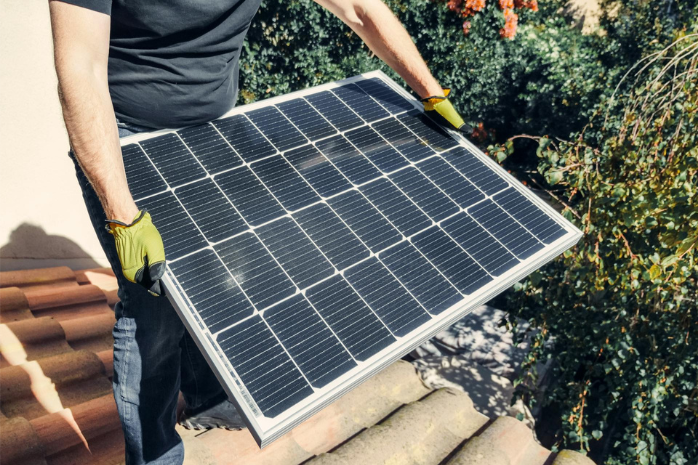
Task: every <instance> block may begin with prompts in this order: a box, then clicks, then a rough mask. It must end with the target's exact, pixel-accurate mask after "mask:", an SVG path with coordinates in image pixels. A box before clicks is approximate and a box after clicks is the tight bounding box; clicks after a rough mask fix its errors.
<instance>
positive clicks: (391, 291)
mask: <svg viewBox="0 0 698 465" xmlns="http://www.w3.org/2000/svg"><path fill="white" fill-rule="evenodd" d="M375 263H377V264H378V266H380V267H382V269H383V270H385V271H387V272H388V274H390V276H391V277H392V278H393V279H395V282H396V283H397V284H398V285H399V287H397V288H396V287H394V286H391V284H392V283H390V282H389V281H388V282H385V283H384V284H383V285H382V286H379V287H373V288H372V289H370V290H369V291H368V292H367V293H366V298H369V297H372V296H375V295H376V294H378V295H381V293H382V290H383V289H387V294H385V295H390V296H391V297H392V298H391V299H390V300H388V301H387V302H381V305H382V306H383V307H389V306H390V304H392V303H393V302H398V301H400V300H402V299H404V296H405V295H408V296H410V297H411V298H412V299H414V296H413V295H412V293H410V292H409V290H408V289H407V288H406V287H405V285H404V284H402V283H401V282H400V280H399V279H397V278H396V277H395V276H394V275H393V274H392V273H391V272H390V270H388V269H387V267H385V265H383V263H382V262H380V261H379V260H377V259H376V262H375ZM345 278H346V280H347V282H348V283H349V285H350V286H351V287H352V288H353V289H354V290H355V291H356V293H357V294H359V295H360V296H361V293H360V292H359V291H358V289H356V287H355V286H354V284H352V283H351V281H350V279H349V278H348V277H346V276H345ZM373 278H374V276H373V275H370V274H366V276H364V277H363V278H357V282H359V283H361V282H365V281H366V280H370V281H371V282H372V283H373V282H374V281H373ZM401 291H402V292H403V293H404V294H401ZM393 296H394V297H393ZM362 298H363V297H362ZM364 301H365V302H366V300H365V299H364ZM414 303H416V304H417V305H418V306H419V307H420V308H422V310H424V312H425V313H424V314H425V315H427V316H429V312H427V311H426V309H425V308H424V307H422V305H421V304H420V303H419V301H418V300H417V299H414ZM366 305H369V303H368V302H366ZM369 307H371V308H372V307H373V306H372V305H369ZM403 310H404V309H403V308H401V307H398V306H395V307H394V308H393V310H391V311H389V312H386V313H383V316H382V317H381V318H383V319H386V320H388V321H390V320H391V319H390V318H389V317H390V316H392V315H393V314H395V313H396V312H402V311H403ZM412 321H413V320H412ZM412 321H406V322H405V323H404V324H403V325H402V326H398V327H396V328H394V329H391V328H390V327H389V326H388V325H386V327H388V329H389V330H390V331H391V332H393V333H396V332H397V331H399V330H400V329H402V328H404V327H405V326H407V325H408V324H410V323H412ZM396 337H398V336H396ZM400 337H401V336H400Z"/></svg>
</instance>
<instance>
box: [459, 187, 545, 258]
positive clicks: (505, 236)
mask: <svg viewBox="0 0 698 465" xmlns="http://www.w3.org/2000/svg"><path fill="white" fill-rule="evenodd" d="M491 201H492V203H494V204H495V205H496V206H497V207H499V210H500V211H502V212H504V213H505V214H506V216H507V217H509V218H511V219H512V220H513V221H514V222H515V223H517V224H518V225H519V226H520V227H521V228H522V229H523V230H524V231H526V232H527V233H529V234H530V235H531V236H532V237H533V238H534V239H535V241H536V242H538V243H539V244H542V245H543V247H545V244H543V242H542V241H541V240H540V239H538V238H537V237H536V235H535V234H533V233H531V232H530V231H529V230H528V229H527V228H526V227H524V226H523V225H522V224H521V223H519V222H518V221H517V220H516V218H514V217H513V216H511V215H510V214H509V213H508V212H507V211H506V210H504V209H503V208H501V207H500V206H499V205H498V204H497V203H496V202H494V201H493V200H491ZM479 205H480V204H476V205H473V206H472V207H469V208H468V210H470V209H471V208H475V207H477V206H479ZM468 215H470V216H471V217H472V218H473V219H474V220H475V221H477V219H476V218H475V216H473V215H472V214H470V213H469V212H468ZM493 217H494V218H502V219H500V220H499V221H496V222H495V223H494V225H489V226H487V227H486V228H485V229H487V230H488V231H491V230H492V229H493V226H499V225H500V224H502V223H504V222H505V221H506V217H501V216H493ZM487 218H490V216H488V217H487ZM478 224H480V222H479V221H478ZM481 226H483V227H485V226H484V225H481ZM513 234H517V231H516V230H509V231H508V232H507V233H506V234H504V235H503V236H501V238H502V240H503V239H504V238H507V237H509V236H512V235H513ZM502 245H503V244H502ZM535 246H536V244H535V242H534V243H533V244H532V245H531V246H530V247H526V248H525V249H524V250H523V251H522V252H521V253H518V254H516V253H514V256H515V257H517V258H518V257H519V256H521V254H523V253H524V252H527V251H529V250H531V249H532V248H533V247H535ZM507 250H509V248H508V247H507ZM510 252H511V251H510ZM512 253H513V252H512Z"/></svg>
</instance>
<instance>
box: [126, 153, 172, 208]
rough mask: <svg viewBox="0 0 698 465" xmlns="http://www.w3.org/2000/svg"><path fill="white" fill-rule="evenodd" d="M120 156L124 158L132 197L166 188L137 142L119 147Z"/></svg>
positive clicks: (142, 195)
mask: <svg viewBox="0 0 698 465" xmlns="http://www.w3.org/2000/svg"><path fill="white" fill-rule="evenodd" d="M121 156H122V157H123V159H124V168H125V169H126V179H127V181H128V187H129V189H130V190H131V195H132V196H133V198H134V199H140V198H141V197H146V196H148V195H153V194H157V193H158V192H162V191H164V190H166V189H167V184H165V181H164V180H163V179H162V177H160V175H159V174H158V172H157V170H156V169H155V167H154V166H153V164H152V163H151V162H150V160H148V158H147V157H146V156H145V152H143V149H141V148H140V146H139V145H138V144H129V145H124V146H123V147H121Z"/></svg>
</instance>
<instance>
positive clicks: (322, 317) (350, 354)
mask: <svg viewBox="0 0 698 465" xmlns="http://www.w3.org/2000/svg"><path fill="white" fill-rule="evenodd" d="M329 279H332V276H330V277H328V278H326V279H323V280H322V281H321V282H324V281H327V280H329ZM317 284H320V282H318V283H317ZM317 284H316V285H317ZM296 295H298V294H294V295H292V296H289V297H287V298H285V299H283V300H280V301H279V302H277V303H275V304H274V305H273V306H272V307H276V306H278V305H280V304H281V303H283V302H286V301H287V300H290V299H293V298H294V297H295V296H296ZM301 296H302V299H303V301H305V302H306V303H307V304H308V305H310V308H312V310H313V311H314V312H315V314H316V315H317V316H318V317H319V318H320V320H322V322H323V323H324V324H325V327H327V328H328V329H329V330H330V332H331V333H332V335H333V336H334V337H335V338H336V339H337V341H338V342H339V343H340V344H341V345H342V347H343V348H344V350H346V352H347V354H349V356H350V357H351V359H352V360H354V361H355V362H358V361H357V360H356V359H355V358H354V355H352V353H351V352H349V349H348V348H347V347H346V345H345V344H344V341H342V339H340V337H339V336H338V335H337V333H336V332H335V330H334V329H333V328H332V327H331V326H330V325H329V323H328V322H327V321H326V320H325V317H324V316H322V314H321V313H320V312H318V311H317V309H316V308H315V306H313V304H312V302H310V300H308V299H307V298H306V296H305V292H301ZM272 307H269V308H268V309H271V308H272ZM268 309H264V310H263V311H261V312H259V314H260V315H261V316H262V318H264V314H265V311H266V310H268Z"/></svg>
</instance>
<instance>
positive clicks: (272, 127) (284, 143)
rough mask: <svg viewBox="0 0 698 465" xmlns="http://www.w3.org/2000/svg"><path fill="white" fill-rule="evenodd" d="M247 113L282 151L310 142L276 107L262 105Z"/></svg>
mask: <svg viewBox="0 0 698 465" xmlns="http://www.w3.org/2000/svg"><path fill="white" fill-rule="evenodd" d="M245 114H246V115H247V117H248V118H250V120H251V121H252V122H253V123H254V124H255V126H257V127H258V128H259V130H260V131H262V133H263V134H264V135H265V136H266V137H267V139H269V141H271V143H272V144H274V147H276V148H277V149H278V150H279V151H280V152H285V151H286V150H288V149H292V148H293V147H298V146H299V145H303V144H307V143H308V139H307V138H306V137H305V136H304V135H303V134H301V132H300V131H299V130H298V129H296V127H295V126H294V125H293V124H291V122H290V121H289V120H288V119H286V118H285V117H284V115H282V114H281V112H280V111H279V110H278V109H277V108H275V107H272V106H268V107H262V108H259V109H257V110H252V111H248V112H247V113H245Z"/></svg>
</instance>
